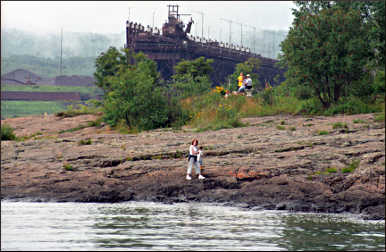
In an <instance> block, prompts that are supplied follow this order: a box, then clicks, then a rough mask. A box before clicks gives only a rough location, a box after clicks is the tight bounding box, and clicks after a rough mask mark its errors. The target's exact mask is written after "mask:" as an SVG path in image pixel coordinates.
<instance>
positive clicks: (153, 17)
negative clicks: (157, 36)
mask: <svg viewBox="0 0 386 252" xmlns="http://www.w3.org/2000/svg"><path fill="white" fill-rule="evenodd" d="M154 14H155V11H153V26H152V27H153V29H154Z"/></svg>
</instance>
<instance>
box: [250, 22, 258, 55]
mask: <svg viewBox="0 0 386 252" xmlns="http://www.w3.org/2000/svg"><path fill="white" fill-rule="evenodd" d="M249 27H250V28H252V29H253V52H254V53H256V27H255V26H252V25H249Z"/></svg>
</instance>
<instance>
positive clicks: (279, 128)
mask: <svg viewBox="0 0 386 252" xmlns="http://www.w3.org/2000/svg"><path fill="white" fill-rule="evenodd" d="M276 129H278V130H285V127H284V126H282V125H276Z"/></svg>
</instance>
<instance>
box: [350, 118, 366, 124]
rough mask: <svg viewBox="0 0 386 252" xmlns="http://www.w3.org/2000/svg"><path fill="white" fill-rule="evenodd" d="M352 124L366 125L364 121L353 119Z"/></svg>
mask: <svg viewBox="0 0 386 252" xmlns="http://www.w3.org/2000/svg"><path fill="white" fill-rule="evenodd" d="M352 122H353V123H366V121H364V120H362V119H354V120H353V121H352Z"/></svg>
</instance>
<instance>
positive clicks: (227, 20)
mask: <svg viewBox="0 0 386 252" xmlns="http://www.w3.org/2000/svg"><path fill="white" fill-rule="evenodd" d="M221 20H223V21H225V22H228V23H229V44H231V41H232V23H233V21H232V20H229V19H225V18H221Z"/></svg>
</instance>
